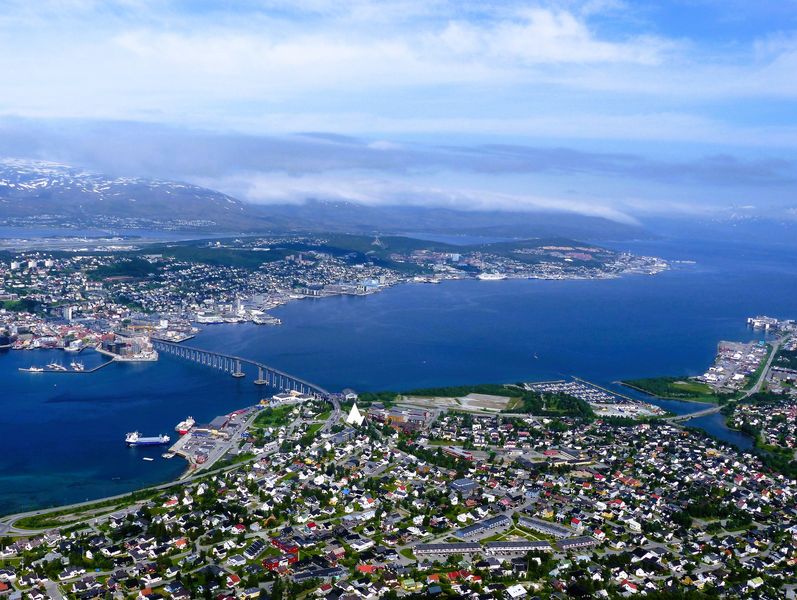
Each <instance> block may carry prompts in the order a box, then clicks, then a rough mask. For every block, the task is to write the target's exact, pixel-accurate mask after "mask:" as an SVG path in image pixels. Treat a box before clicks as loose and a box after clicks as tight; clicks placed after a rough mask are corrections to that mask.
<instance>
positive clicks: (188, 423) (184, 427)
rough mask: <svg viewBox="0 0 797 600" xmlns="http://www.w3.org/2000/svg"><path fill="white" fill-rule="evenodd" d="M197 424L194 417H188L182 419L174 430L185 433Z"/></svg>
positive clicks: (181, 433)
mask: <svg viewBox="0 0 797 600" xmlns="http://www.w3.org/2000/svg"><path fill="white" fill-rule="evenodd" d="M195 424H196V421H194V417H188V418H187V419H186V420H185V421H180V422H179V423H178V424H177V427H175V428H174V430H175V431H176V432H177V433H179V434H180V435H185V434H186V433H188V432H189V431H190V430H191V428H192V427H193V426H194V425H195Z"/></svg>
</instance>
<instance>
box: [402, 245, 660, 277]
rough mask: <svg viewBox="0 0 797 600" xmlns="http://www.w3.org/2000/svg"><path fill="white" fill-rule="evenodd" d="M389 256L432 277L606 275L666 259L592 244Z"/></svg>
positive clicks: (651, 267) (651, 270)
mask: <svg viewBox="0 0 797 600" xmlns="http://www.w3.org/2000/svg"><path fill="white" fill-rule="evenodd" d="M390 258H391V259H392V260H394V261H396V262H400V263H403V262H406V263H410V264H413V265H416V266H418V267H420V268H423V269H424V270H425V271H431V272H432V273H433V274H434V277H433V278H432V279H427V280H429V281H433V282H434V281H439V280H441V279H452V278H454V279H457V278H462V277H473V276H474V275H475V276H477V277H479V278H480V279H486V280H489V279H507V278H511V279H607V278H613V277H618V276H620V275H623V274H628V273H644V274H650V275H653V274H656V273H660V272H661V271H664V270H666V269H668V268H669V265H668V264H667V262H666V261H664V260H662V259H660V258H656V257H648V256H636V255H632V254H628V253H617V252H613V251H610V250H607V249H605V248H597V247H593V246H528V247H521V248H516V249H512V250H510V251H509V252H501V253H499V252H490V251H489V250H487V251H485V250H477V251H473V250H468V249H463V251H462V252H443V251H436V250H425V249H424V250H413V251H412V252H410V253H407V254H401V253H393V254H391V255H390Z"/></svg>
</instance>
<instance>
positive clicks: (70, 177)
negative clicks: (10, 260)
mask: <svg viewBox="0 0 797 600" xmlns="http://www.w3.org/2000/svg"><path fill="white" fill-rule="evenodd" d="M0 219H3V220H5V221H6V222H9V223H10V224H14V223H18V222H22V223H26V224H29V223H30V222H36V223H41V224H52V225H60V226H64V225H71V226H75V225H84V226H109V225H118V226H131V227H136V226H139V227H140V226H146V227H152V228H155V229H158V228H161V227H159V226H162V227H163V228H168V229H175V228H181V227H185V228H189V229H190V228H199V229H203V228H214V227H218V228H223V229H227V230H230V231H237V230H238V229H239V228H240V225H241V223H246V222H248V221H250V220H251V219H255V220H257V219H258V217H257V216H256V215H253V214H251V211H250V210H249V206H248V205H246V204H244V203H243V202H241V201H240V200H236V199H235V198H232V197H230V196H227V195H225V194H222V193H220V192H216V191H213V190H209V189H207V188H203V187H199V186H195V185H190V184H187V183H178V182H174V181H159V180H151V179H142V178H131V177H107V176H105V175H101V174H98V173H93V172H90V171H85V170H82V169H78V168H74V167H69V166H66V165H60V164H56V163H50V162H40V161H19V160H0Z"/></svg>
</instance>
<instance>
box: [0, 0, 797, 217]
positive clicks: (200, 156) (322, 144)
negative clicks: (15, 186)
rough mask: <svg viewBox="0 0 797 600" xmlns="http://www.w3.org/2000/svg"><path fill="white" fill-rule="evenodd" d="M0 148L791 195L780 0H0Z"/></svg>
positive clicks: (510, 200)
mask: <svg viewBox="0 0 797 600" xmlns="http://www.w3.org/2000/svg"><path fill="white" fill-rule="evenodd" d="M0 82H2V83H0V156H5V157H15V158H31V159H43V160H53V161H58V162H64V163H67V164H72V165H76V166H81V167H86V168H90V169H96V170H101V171H104V172H108V173H110V174H119V175H128V176H129V175H133V176H147V177H159V178H168V179H180V180H187V181H191V182H193V183H199V184H202V185H207V186H209V187H213V188H215V189H220V190H221V191H224V192H227V193H230V194H232V195H235V196H237V197H239V198H241V199H243V200H249V201H253V202H300V201H303V200H305V199H307V198H320V199H334V200H341V199H344V200H352V201H356V202H364V203H370V204H378V203H388V204H433V205H444V206H456V207H461V208H496V209H528V210H564V211H573V212H578V213H583V214H591V215H599V216H605V217H607V218H611V219H615V220H618V221H626V222H634V221H638V220H640V219H642V220H644V219H651V218H656V217H659V216H667V217H684V218H694V217H701V218H702V217H706V216H708V217H718V218H719V217H723V218H724V217H727V216H728V215H768V216H775V217H777V218H797V197H795V192H797V0H780V1H774V0H756V1H755V2H750V1H747V0H722V1H715V0H668V1H645V0H638V1H634V2H624V1H622V0H560V1H526V2H516V1H514V0H506V1H490V0H485V1H481V2H470V1H468V0H459V1H448V0H379V1H375V0H353V1H351V2H345V1H327V0H239V1H235V0H230V1H228V2H215V1H209V0H208V1H206V0H185V1H181V0H171V1H170V0H161V1H150V0H107V1H99V0H97V1H94V0H37V1H36V2H30V1H29V0H0Z"/></svg>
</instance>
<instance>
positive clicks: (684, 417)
mask: <svg viewBox="0 0 797 600" xmlns="http://www.w3.org/2000/svg"><path fill="white" fill-rule="evenodd" d="M721 409H722V407H721V406H712V407H710V408H705V409H703V410H699V411H697V412H693V413H688V414H685V415H675V416H674V417H667V418H666V419H663V420H664V421H668V422H669V423H682V422H684V421H688V420H689V419H696V418H698V417H705V416H706V415H713V414H715V413H718V412H719V411H720V410H721Z"/></svg>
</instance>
